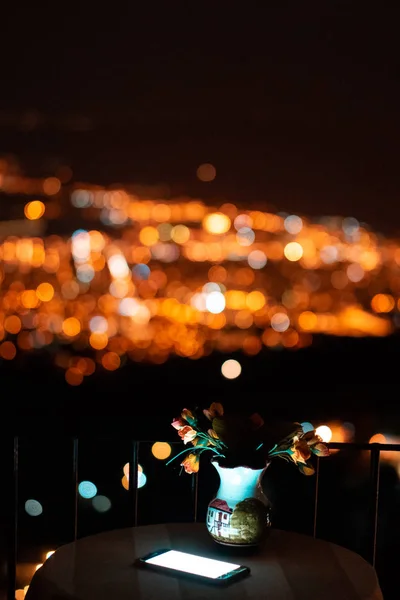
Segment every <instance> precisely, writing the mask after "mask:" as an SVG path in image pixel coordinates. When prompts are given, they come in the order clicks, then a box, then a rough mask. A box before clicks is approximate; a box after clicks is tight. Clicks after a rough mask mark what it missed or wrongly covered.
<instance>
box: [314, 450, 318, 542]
mask: <svg viewBox="0 0 400 600" xmlns="http://www.w3.org/2000/svg"><path fill="white" fill-rule="evenodd" d="M319 464H320V463H319V456H317V464H316V467H315V497H314V525H313V537H314V538H316V537H317V519H318V499H319V498H318V495H319Z"/></svg>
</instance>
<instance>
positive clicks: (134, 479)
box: [129, 441, 140, 527]
mask: <svg viewBox="0 0 400 600" xmlns="http://www.w3.org/2000/svg"><path fill="white" fill-rule="evenodd" d="M139 445H140V442H137V441H133V443H132V452H131V458H130V460H129V495H130V502H131V506H132V513H131V514H132V524H133V527H136V526H137V524H138V497H139V494H138V468H139Z"/></svg>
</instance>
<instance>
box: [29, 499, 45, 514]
mask: <svg viewBox="0 0 400 600" xmlns="http://www.w3.org/2000/svg"><path fill="white" fill-rule="evenodd" d="M25 512H26V513H27V514H28V515H29V516H30V517H38V516H40V515H41V514H42V513H43V506H42V505H41V504H40V502H39V501H38V500H33V499H30V500H27V501H26V502H25Z"/></svg>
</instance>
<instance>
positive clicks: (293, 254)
mask: <svg viewBox="0 0 400 600" xmlns="http://www.w3.org/2000/svg"><path fill="white" fill-rule="evenodd" d="M283 252H284V254H285V256H286V258H287V259H288V260H290V261H292V262H295V261H297V260H300V259H301V257H302V256H303V247H302V246H301V244H299V243H298V242H289V243H288V244H286V246H285V248H284V250H283Z"/></svg>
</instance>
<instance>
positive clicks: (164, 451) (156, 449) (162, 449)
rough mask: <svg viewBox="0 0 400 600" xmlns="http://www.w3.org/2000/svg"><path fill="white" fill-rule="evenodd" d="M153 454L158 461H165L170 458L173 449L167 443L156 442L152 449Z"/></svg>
mask: <svg viewBox="0 0 400 600" xmlns="http://www.w3.org/2000/svg"><path fill="white" fill-rule="evenodd" d="M151 452H152V454H153V456H155V458H158V460H165V459H166V458H168V457H169V456H170V454H171V452H172V448H171V446H170V445H169V444H168V443H167V442H155V443H154V444H153V445H152V447H151Z"/></svg>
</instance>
